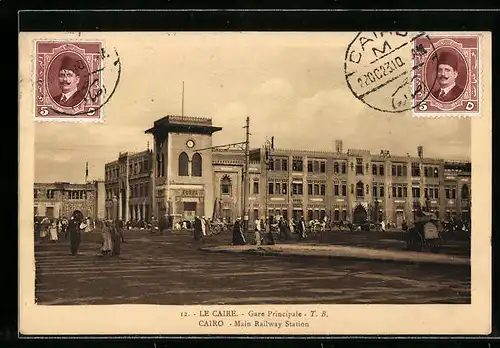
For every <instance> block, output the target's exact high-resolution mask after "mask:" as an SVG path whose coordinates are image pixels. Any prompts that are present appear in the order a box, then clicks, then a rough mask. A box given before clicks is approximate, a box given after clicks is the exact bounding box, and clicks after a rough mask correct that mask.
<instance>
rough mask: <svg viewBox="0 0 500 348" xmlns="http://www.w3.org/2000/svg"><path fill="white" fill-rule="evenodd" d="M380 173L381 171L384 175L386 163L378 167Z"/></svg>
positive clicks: (380, 173)
mask: <svg viewBox="0 0 500 348" xmlns="http://www.w3.org/2000/svg"><path fill="white" fill-rule="evenodd" d="M378 173H379V175H381V176H384V165H383V164H381V165H380V166H379V167H378Z"/></svg>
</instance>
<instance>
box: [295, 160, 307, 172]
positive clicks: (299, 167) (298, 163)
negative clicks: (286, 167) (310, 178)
mask: <svg viewBox="0 0 500 348" xmlns="http://www.w3.org/2000/svg"><path fill="white" fill-rule="evenodd" d="M303 166H304V164H303V162H302V159H301V158H294V159H293V161H292V170H293V171H294V172H301V171H303Z"/></svg>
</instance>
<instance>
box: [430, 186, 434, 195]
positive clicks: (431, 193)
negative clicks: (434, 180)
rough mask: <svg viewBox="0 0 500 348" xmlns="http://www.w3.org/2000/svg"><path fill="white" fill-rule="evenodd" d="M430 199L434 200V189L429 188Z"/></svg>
mask: <svg viewBox="0 0 500 348" xmlns="http://www.w3.org/2000/svg"><path fill="white" fill-rule="evenodd" d="M429 197H430V198H434V189H433V188H432V187H431V188H429Z"/></svg>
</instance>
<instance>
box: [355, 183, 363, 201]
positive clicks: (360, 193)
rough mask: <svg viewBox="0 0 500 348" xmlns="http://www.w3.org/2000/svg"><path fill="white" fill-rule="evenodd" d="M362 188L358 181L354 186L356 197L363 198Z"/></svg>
mask: <svg viewBox="0 0 500 348" xmlns="http://www.w3.org/2000/svg"><path fill="white" fill-rule="evenodd" d="M363 189H364V187H363V183H362V182H361V181H359V182H358V183H357V184H356V197H363V196H364V193H363V192H364V190H363Z"/></svg>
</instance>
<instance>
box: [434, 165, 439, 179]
mask: <svg viewBox="0 0 500 348" xmlns="http://www.w3.org/2000/svg"><path fill="white" fill-rule="evenodd" d="M434 177H435V178H438V177H439V169H438V167H435V168H434Z"/></svg>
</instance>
